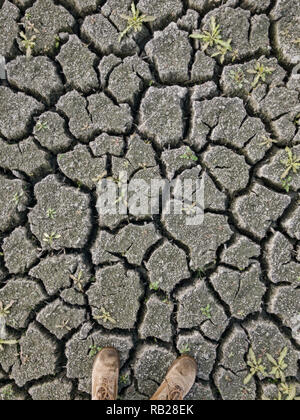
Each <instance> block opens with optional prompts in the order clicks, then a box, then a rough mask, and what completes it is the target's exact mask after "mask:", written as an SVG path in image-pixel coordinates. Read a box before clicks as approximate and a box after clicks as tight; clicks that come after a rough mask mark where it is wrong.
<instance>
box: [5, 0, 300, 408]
mask: <svg viewBox="0 0 300 420" xmlns="http://www.w3.org/2000/svg"><path fill="white" fill-rule="evenodd" d="M131 2H132V0H106V1H104V0H84V1H79V0H36V1H34V0H11V1H8V0H5V1H3V0H0V55H2V56H3V57H5V60H6V78H5V79H3V80H2V81H1V85H0V252H1V256H0V302H1V303H2V306H3V308H6V307H7V306H10V307H9V308H8V309H7V310H6V311H3V310H2V312H4V314H2V315H0V317H2V320H3V319H4V320H5V324H6V335H7V337H6V338H7V339H10V340H17V341H18V343H17V344H15V345H4V347H3V351H1V352H0V400H1V398H2V399H34V400H39V399H64V400H82V399H89V398H90V389H91V369H92V364H93V355H94V354H95V352H97V349H99V348H102V347H105V346H114V347H116V348H117V349H118V350H119V351H120V355H121V378H120V398H122V399H136V400H141V399H148V398H149V396H151V394H152V393H153V392H154V391H155V390H156V388H157V386H158V384H159V383H160V382H161V380H162V379H163V377H164V375H165V373H166V371H167V368H168V367H169V365H170V363H171V362H172V361H173V360H174V359H175V358H176V357H177V356H178V355H179V354H180V353H182V352H187V353H189V354H191V355H193V356H194V357H195V358H196V359H197V362H198V372H197V380H196V384H195V385H194V387H193V389H192V391H191V393H190V394H189V396H188V399H196V400H220V399H223V400H231V399H235V400H255V399H261V398H263V395H265V396H268V397H269V398H277V390H276V383H274V381H270V379H272V375H271V374H270V371H271V368H272V365H271V363H270V361H269V359H268V358H267V353H269V354H271V355H272V356H273V357H274V358H276V359H278V357H279V355H280V353H281V352H282V350H283V349H284V348H287V356H286V358H285V362H286V364H287V368H285V369H284V375H285V377H286V378H287V382H288V384H289V385H292V384H295V385H296V390H297V393H298V395H299V394H300V386H299V383H300V371H299V367H300V335H299V329H300V283H299V281H300V210H299V209H300V207H299V206H300V194H299V189H300V170H299V165H298V167H297V165H296V167H295V171H293V170H291V171H289V174H288V175H287V176H285V178H284V179H283V178H282V175H283V173H284V171H285V170H286V169H287V163H286V162H287V160H288V151H289V153H290V154H291V155H292V160H293V159H294V160H295V157H297V156H300V130H299V124H300V103H299V95H300V76H299V74H298V73H299V63H300V2H299V0H223V1H221V0H182V1H181V0H140V1H137V2H136V5H137V7H138V9H139V10H141V11H142V12H143V13H145V14H146V15H150V16H155V17H156V20H155V21H154V22H150V23H146V24H145V25H143V27H142V30H141V31H140V32H137V33H132V32H130V33H129V34H128V36H126V37H124V39H123V40H122V42H119V39H118V38H119V34H120V32H121V31H123V30H124V29H125V27H126V21H125V20H124V19H122V18H121V17H120V14H126V15H128V14H130V6H131ZM212 17H214V18H215V20H216V22H217V24H219V25H220V31H221V34H222V37H223V39H224V40H227V39H231V46H232V50H231V51H230V52H228V53H227V54H226V55H225V57H223V58H224V60H223V59H222V55H216V53H218V52H219V50H218V49H217V48H216V47H215V46H209V47H208V48H207V49H206V50H205V51H203V48H201V47H203V43H201V42H199V41H198V40H194V39H192V38H191V37H189V35H191V34H192V33H194V32H197V33H203V31H204V30H206V31H209V30H210V24H211V22H212V20H211V19H212ZM21 31H23V32H24V33H25V36H26V37H27V39H29V40H30V39H31V38H32V37H35V38H34V39H33V43H34V46H33V48H32V51H31V53H32V54H31V55H32V57H31V58H26V49H25V48H24V42H22V41H24V39H22V38H21V37H20V32H21ZM258 63H260V66H261V67H260V68H263V69H269V71H268V72H262V74H261V75H260V76H261V77H260V78H259V80H258V81H257V80H256V82H255V81H254V79H255V76H256V75H257V74H258V73H257V69H258V67H257V65H258ZM2 73H3V71H2ZM286 148H288V149H286ZM120 170H125V171H127V173H128V175H129V178H130V179H134V178H142V179H144V180H151V179H153V178H159V179H168V180H175V179H177V178H178V179H185V178H192V179H198V178H199V177H203V179H204V180H205V218H204V223H203V224H202V225H199V226H186V225H185V224H184V223H183V220H182V217H181V216H174V215H168V214H164V213H163V214H160V215H151V214H147V215H144V216H134V215H133V214H128V215H119V216H117V215H106V216H103V215H99V214H98V212H97V207H96V203H97V190H96V184H97V182H98V181H99V179H100V177H101V176H103V174H104V173H105V172H106V174H107V176H108V177H117V176H118V173H119V171H120ZM0 310H1V307H0ZM0 338H3V337H0ZM250 348H252V349H253V351H254V353H255V355H256V356H257V358H259V357H261V358H262V363H263V364H264V366H265V367H266V372H265V375H264V376H263V375H261V374H260V375H256V376H255V377H254V378H252V380H251V381H250V382H249V383H248V384H247V385H245V384H244V379H245V377H246V376H247V374H248V370H249V366H247V355H248V354H249V350H250Z"/></svg>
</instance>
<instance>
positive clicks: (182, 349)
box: [179, 344, 191, 355]
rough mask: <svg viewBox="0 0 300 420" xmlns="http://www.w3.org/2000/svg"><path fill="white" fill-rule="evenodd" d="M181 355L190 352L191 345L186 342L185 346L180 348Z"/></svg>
mask: <svg viewBox="0 0 300 420" xmlns="http://www.w3.org/2000/svg"><path fill="white" fill-rule="evenodd" d="M179 352H180V354H181V355H184V354H189V353H190V352H191V349H190V348H189V346H188V345H187V344H186V345H185V346H183V347H182V348H181V349H180V350H179Z"/></svg>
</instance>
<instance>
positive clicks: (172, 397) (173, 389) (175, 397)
mask: <svg viewBox="0 0 300 420" xmlns="http://www.w3.org/2000/svg"><path fill="white" fill-rule="evenodd" d="M167 385H168V393H167V400H168V401H179V400H183V389H182V388H181V387H180V386H179V385H177V384H170V383H169V382H168V381H167Z"/></svg>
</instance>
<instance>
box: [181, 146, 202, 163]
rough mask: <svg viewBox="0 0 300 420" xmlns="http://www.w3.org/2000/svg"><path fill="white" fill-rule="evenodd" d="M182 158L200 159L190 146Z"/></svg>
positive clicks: (195, 160)
mask: <svg viewBox="0 0 300 420" xmlns="http://www.w3.org/2000/svg"><path fill="white" fill-rule="evenodd" d="M180 158H181V159H186V160H193V161H194V162H197V161H198V158H197V156H196V155H195V153H194V152H193V151H192V150H191V149H190V147H187V148H186V151H185V153H184V154H183V155H181V156H180Z"/></svg>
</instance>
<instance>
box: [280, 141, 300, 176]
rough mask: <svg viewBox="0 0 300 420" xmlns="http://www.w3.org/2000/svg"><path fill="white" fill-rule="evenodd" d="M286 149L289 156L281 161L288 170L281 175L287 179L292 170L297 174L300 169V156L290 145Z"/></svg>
mask: <svg viewBox="0 0 300 420" xmlns="http://www.w3.org/2000/svg"><path fill="white" fill-rule="evenodd" d="M285 151H286V153H287V155H288V157H287V159H285V160H282V161H281V163H282V164H283V165H284V166H285V167H286V170H285V171H284V172H283V174H282V175H281V179H285V178H286V177H287V176H288V175H289V174H290V172H293V173H294V174H297V173H298V170H299V169H300V156H295V155H294V154H293V152H292V150H291V149H290V148H289V147H286V149H285Z"/></svg>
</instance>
